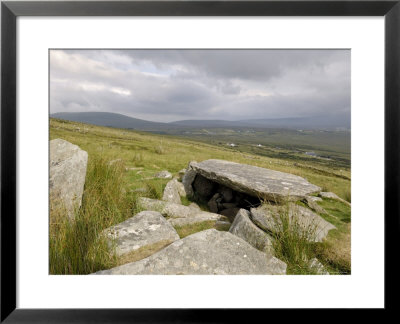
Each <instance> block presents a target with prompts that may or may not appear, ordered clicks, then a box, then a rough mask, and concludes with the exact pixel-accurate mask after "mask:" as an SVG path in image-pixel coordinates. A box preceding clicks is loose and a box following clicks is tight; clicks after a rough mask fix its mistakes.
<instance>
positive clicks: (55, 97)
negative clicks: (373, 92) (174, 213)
mask: <svg viewBox="0 0 400 324" xmlns="http://www.w3.org/2000/svg"><path fill="white" fill-rule="evenodd" d="M82 111H85V112H86V111H103V112H115V113H121V114H125V115H128V116H131V117H136V118H142V119H146V120H152V121H164V122H167V121H175V120H182V119H225V120H240V119H259V118H285V117H312V116H324V115H335V118H338V117H339V118H343V120H350V51H349V50H52V51H51V52H50V112H51V113H55V112H82Z"/></svg>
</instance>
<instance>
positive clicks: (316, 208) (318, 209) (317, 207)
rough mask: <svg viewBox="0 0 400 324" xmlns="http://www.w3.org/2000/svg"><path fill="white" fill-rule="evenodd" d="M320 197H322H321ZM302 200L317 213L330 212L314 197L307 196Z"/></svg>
mask: <svg viewBox="0 0 400 324" xmlns="http://www.w3.org/2000/svg"><path fill="white" fill-rule="evenodd" d="M315 198H318V197H315ZM319 199H321V198H319ZM321 200H322V199H321ZM302 201H303V202H304V203H305V204H307V205H308V207H310V208H311V209H312V210H313V211H315V212H316V213H318V214H328V213H327V211H326V210H325V209H324V208H322V207H321V206H320V205H318V203H317V202H316V201H315V200H314V199H311V198H310V196H306V197H305V198H304V199H303V200H302Z"/></svg>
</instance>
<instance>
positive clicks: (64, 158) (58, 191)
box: [49, 139, 88, 219]
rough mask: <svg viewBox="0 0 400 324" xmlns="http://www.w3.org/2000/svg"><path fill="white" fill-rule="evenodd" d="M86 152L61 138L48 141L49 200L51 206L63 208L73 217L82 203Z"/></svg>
mask: <svg viewBox="0 0 400 324" xmlns="http://www.w3.org/2000/svg"><path fill="white" fill-rule="evenodd" d="M87 160H88V154H87V152H86V151H83V150H81V149H80V148H79V147H78V146H76V145H73V144H71V143H70V142H67V141H65V140H62V139H55V140H52V141H50V161H49V164H50V179H49V187H50V202H51V207H52V208H65V209H66V212H67V215H68V217H69V218H71V219H72V218H74V210H75V208H79V207H80V206H81V203H82V194H83V188H84V185H85V178H86V168H87Z"/></svg>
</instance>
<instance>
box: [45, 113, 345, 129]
mask: <svg viewBox="0 0 400 324" xmlns="http://www.w3.org/2000/svg"><path fill="white" fill-rule="evenodd" d="M50 117H54V118H59V119H65V120H70V121H75V122H81V123H87V124H94V125H98V126H109V127H115V128H127V129H137V130H160V129H167V128H177V127H184V128H186V127H191V128H213V127H214V128H226V127H253V128H291V129H299V128H301V129H337V128H342V129H349V128H350V121H348V122H343V121H342V120H341V119H340V118H335V117H332V116H323V117H308V118H306V117H301V118H279V119H247V120H237V121H228V120H179V121H174V122H169V123H161V122H152V121H147V120H143V119H138V118H133V117H129V116H126V115H122V114H117V113H109V112H71V113H70V112H60V113H54V114H51V115H50Z"/></svg>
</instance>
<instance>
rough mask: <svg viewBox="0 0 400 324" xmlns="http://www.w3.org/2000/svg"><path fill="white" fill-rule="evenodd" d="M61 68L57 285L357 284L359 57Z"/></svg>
mask: <svg viewBox="0 0 400 324" xmlns="http://www.w3.org/2000/svg"><path fill="white" fill-rule="evenodd" d="M48 60H49V76H48V87H49V143H48V144H49V161H48V162H49V173H48V174H49V206H50V207H49V231H48V233H49V246H48V249H49V250H48V252H49V260H48V261H49V274H50V275H151V274H153V275H350V274H351V49H344V48H338V49H337V48H332V49H318V48H316V49H314V48H310V49H296V48H293V49H277V48H271V49H265V48H254V49H247V48H246V49H242V48H232V49H229V48H224V49H217V48H210V49H162V48H160V49H125V48H122V49H101V48H100V49H88V48H53V49H49V50H48ZM46 195H47V194H46Z"/></svg>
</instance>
